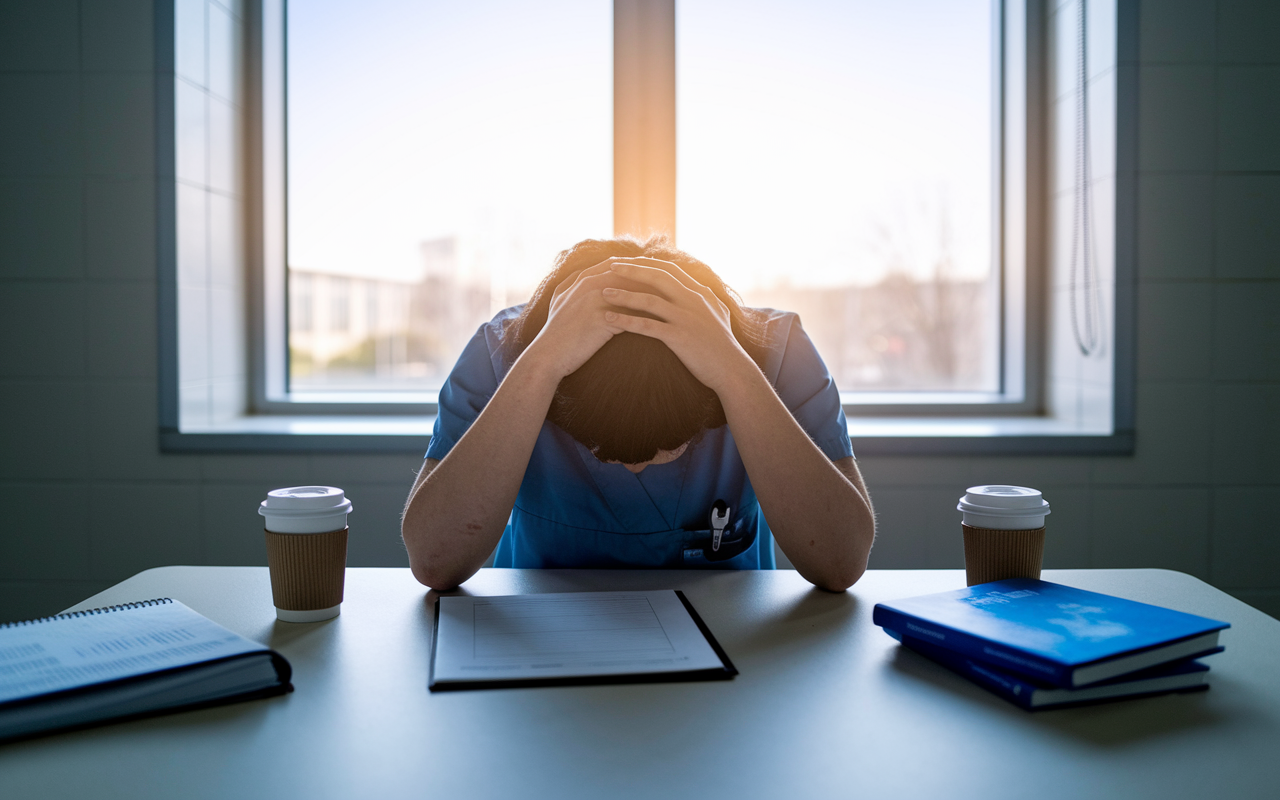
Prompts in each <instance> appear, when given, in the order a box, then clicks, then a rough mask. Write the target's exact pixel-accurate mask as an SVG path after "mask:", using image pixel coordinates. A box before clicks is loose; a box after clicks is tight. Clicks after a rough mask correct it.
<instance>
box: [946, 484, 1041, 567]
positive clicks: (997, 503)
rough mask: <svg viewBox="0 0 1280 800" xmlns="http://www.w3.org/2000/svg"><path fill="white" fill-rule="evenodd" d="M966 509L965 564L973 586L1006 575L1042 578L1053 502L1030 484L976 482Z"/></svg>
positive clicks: (962, 508)
mask: <svg viewBox="0 0 1280 800" xmlns="http://www.w3.org/2000/svg"><path fill="white" fill-rule="evenodd" d="M956 508H957V509H958V510H959V511H960V512H961V513H962V514H963V518H962V521H961V528H962V529H963V531H964V569H965V578H966V580H967V581H968V584H969V585H970V586H975V585H977V584H979V583H990V582H991V581H1002V580H1005V579H1006V578H1039V577H1040V566H1041V563H1042V561H1043V560H1044V518H1045V517H1046V516H1047V515H1048V514H1049V504H1048V503H1047V502H1046V501H1045V499H1044V497H1042V496H1041V494H1040V492H1039V491H1037V490H1035V489H1031V488H1029V487H1026V486H1004V485H989V486H971V487H970V488H969V489H968V490H967V491H966V492H965V495H964V497H961V498H960V502H959V504H958V505H957V506H956Z"/></svg>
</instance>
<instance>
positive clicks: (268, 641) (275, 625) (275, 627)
mask: <svg viewBox="0 0 1280 800" xmlns="http://www.w3.org/2000/svg"><path fill="white" fill-rule="evenodd" d="M337 619H338V617H334V618H333V619H326V620H324V621H322V622H281V621H280V620H278V619H276V620H272V621H271V623H270V624H268V625H264V626H263V627H262V629H261V630H260V631H257V632H255V633H254V634H253V635H252V636H249V637H248V638H250V639H252V640H254V641H255V642H262V643H263V644H265V645H266V646H267V647H270V648H271V649H272V650H280V649H281V648H285V647H288V646H290V645H292V644H294V643H296V642H301V641H302V640H303V639H305V638H307V637H308V636H314V635H317V634H320V633H322V632H323V631H324V630H325V629H326V628H328V627H329V626H330V625H332V624H334V622H335V620H337Z"/></svg>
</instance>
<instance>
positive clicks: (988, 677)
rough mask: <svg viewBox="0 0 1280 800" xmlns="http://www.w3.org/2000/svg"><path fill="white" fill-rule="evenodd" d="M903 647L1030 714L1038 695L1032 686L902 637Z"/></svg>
mask: <svg viewBox="0 0 1280 800" xmlns="http://www.w3.org/2000/svg"><path fill="white" fill-rule="evenodd" d="M902 644H903V646H905V647H907V648H908V649H911V650H914V651H916V652H917V653H919V654H920V655H922V656H924V657H925V658H928V659H929V660H930V661H935V662H937V663H938V664H941V665H942V666H944V667H946V668H947V669H949V670H951V671H952V672H954V673H956V674H957V675H960V676H961V677H964V678H968V679H969V680H971V681H973V682H974V683H976V684H978V685H979V686H981V687H982V688H984V689H986V690H987V691H989V692H991V693H992V694H997V695H1000V696H1001V697H1003V698H1004V699H1005V700H1008V701H1009V702H1010V703H1013V704H1014V705H1016V706H1021V707H1022V708H1025V709H1027V710H1028V711H1030V710H1031V701H1032V699H1033V697H1034V695H1035V691H1036V687H1034V686H1032V685H1031V684H1029V683H1026V682H1025V681H1021V680H1018V679H1017V678H1016V677H1013V676H1011V675H999V674H997V673H996V672H995V671H993V670H990V669H987V668H985V667H983V666H982V664H981V663H979V662H976V661H974V660H972V659H970V658H967V657H965V656H962V655H958V654H956V653H952V652H950V651H948V650H944V649H943V648H941V647H933V646H930V645H929V644H928V643H925V642H919V641H918V640H915V639H912V638H911V637H909V636H904V637H902Z"/></svg>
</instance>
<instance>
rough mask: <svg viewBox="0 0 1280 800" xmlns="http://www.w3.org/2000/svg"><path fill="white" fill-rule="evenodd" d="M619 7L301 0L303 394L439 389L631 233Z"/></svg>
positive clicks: (592, 1)
mask: <svg viewBox="0 0 1280 800" xmlns="http://www.w3.org/2000/svg"><path fill="white" fill-rule="evenodd" d="M610 9H611V6H610V4H609V3H608V2H606V1H605V0H543V1H542V2H539V3H527V2H519V1H518V0H474V1H473V2H467V3H453V2H420V1H418V0H362V2H360V3H352V2H340V1H339V0H306V2H295V3H290V4H289V6H288V19H287V68H288V78H287V80H288V101H287V114H288V194H289V200H288V209H289V214H288V225H289V233H288V248H289V260H288V263H289V287H290V296H291V300H290V311H291V313H290V323H289V326H290V355H291V358H290V373H291V374H290V388H291V389H292V390H294V391H306V390H324V391H334V390H399V389H406V390H414V391H423V390H431V389H435V388H438V387H439V386H440V384H441V383H442V382H443V380H444V378H445V376H446V375H447V374H448V371H449V369H450V368H451V367H452V366H453V362H454V361H455V360H456V359H457V357H458V354H459V353H460V352H461V350H462V347H463V345H465V343H466V341H467V340H468V339H469V338H470V337H471V335H472V334H473V333H474V332H475V329H476V327H477V326H478V325H479V324H480V323H482V322H484V321H485V320H488V319H489V318H490V317H491V316H492V315H493V313H495V312H496V311H498V310H500V309H502V308H504V307H506V306H508V305H511V304H514V303H517V302H520V301H522V300H524V299H525V298H527V297H528V295H529V293H530V291H531V290H532V288H533V287H534V286H535V285H536V283H537V281H538V280H539V279H540V278H541V277H542V276H543V275H544V274H545V273H546V272H547V270H548V269H549V267H550V265H551V263H552V260H553V259H554V257H555V254H556V253H557V252H558V251H559V250H561V249H563V248H564V247H567V246H568V245H570V244H572V243H573V242H575V241H577V240H579V239H582V238H585V237H588V236H609V235H610V234H611V231H612V191H613V189H612V163H611V160H610V159H611V144H612V138H611V137H612V119H613V111H612V106H611V102H612V15H611V11H610Z"/></svg>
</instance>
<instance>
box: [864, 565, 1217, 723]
mask: <svg viewBox="0 0 1280 800" xmlns="http://www.w3.org/2000/svg"><path fill="white" fill-rule="evenodd" d="M872 620H873V621H874V622H875V624H877V625H879V626H880V627H882V628H884V630H885V632H886V633H888V634H889V635H890V636H892V637H893V638H895V639H897V640H898V641H899V642H901V643H902V644H903V645H904V646H905V647H909V648H910V649H912V650H914V651H915V652H917V653H920V654H921V655H923V656H926V657H928V658H930V659H932V660H934V661H936V662H938V663H939V664H942V665H943V666H945V667H948V668H949V669H951V670H953V671H955V672H958V673H959V674H961V675H963V676H964V677H966V678H968V679H970V680H972V681H973V682H974V683H977V684H978V685H979V686H982V687H983V688H985V689H989V690H990V691H992V692H995V693H996V694H998V695H1000V696H1001V697H1003V698H1005V699H1006V700H1009V701H1011V702H1013V703H1016V704H1017V705H1019V706H1022V707H1023V708H1026V709H1031V710H1036V709H1042V708H1052V707H1060V706H1065V705H1076V704H1080V703H1093V702H1099V701H1103V700H1113V699H1117V698H1122V697H1136V696H1141V695H1151V694H1162V693H1165V692H1185V691H1194V690H1197V689H1207V688H1209V685H1208V683H1206V681H1205V677H1206V675H1207V673H1208V672H1209V668H1208V667H1207V666H1205V665H1204V664H1201V663H1200V662H1199V661H1197V660H1196V659H1198V658H1202V657H1204V656H1207V655H1212V654H1213V653H1219V652H1222V650H1223V648H1222V647H1221V646H1220V645H1219V644H1218V635H1219V633H1220V632H1221V631H1222V630H1223V629H1225V628H1229V627H1230V625H1229V624H1228V623H1226V622H1219V621H1218V620H1213V619H1207V618H1205V617H1198V616H1195V615H1194V614H1184V613H1182V612H1181V611H1174V610H1172V609H1168V608H1161V607H1159V606H1152V605H1147V604H1146V603H1137V602H1134V601H1132V600H1123V599H1121V598H1119V597H1111V596H1110V595H1105V594H1098V593H1096V592H1086V591H1084V590H1082V589H1074V588H1072V587H1070V586H1062V585H1060V584H1056V583H1049V582H1048V581H1037V580H1028V579H1024V578H1015V579H1012V580H1006V581H996V582H994V583H984V584H980V585H978V586H970V587H969V588H967V589H961V590H959V591H954V592H943V593H941V594H932V595H925V596H923V597H912V598H908V599H905V600H895V601H893V602H889V603H878V604H877V605H876V607H875V612H874V614H873V616H872Z"/></svg>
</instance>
